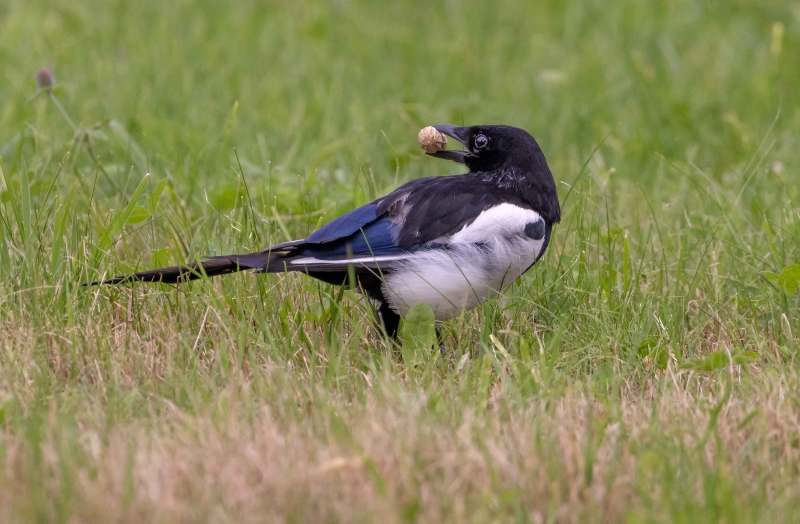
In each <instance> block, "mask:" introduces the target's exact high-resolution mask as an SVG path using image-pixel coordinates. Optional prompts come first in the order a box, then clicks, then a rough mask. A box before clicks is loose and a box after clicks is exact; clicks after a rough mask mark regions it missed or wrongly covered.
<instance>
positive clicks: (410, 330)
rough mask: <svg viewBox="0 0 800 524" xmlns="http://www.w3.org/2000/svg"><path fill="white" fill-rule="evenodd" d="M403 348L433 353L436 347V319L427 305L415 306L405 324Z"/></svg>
mask: <svg viewBox="0 0 800 524" xmlns="http://www.w3.org/2000/svg"><path fill="white" fill-rule="evenodd" d="M402 334H403V348H404V349H410V350H412V351H413V350H425V351H432V350H433V348H434V347H436V319H435V317H434V315H433V310H432V309H431V308H430V307H429V306H428V305H426V304H415V305H414V306H413V307H412V308H411V309H409V310H408V313H406V317H405V321H404V322H403V330H402Z"/></svg>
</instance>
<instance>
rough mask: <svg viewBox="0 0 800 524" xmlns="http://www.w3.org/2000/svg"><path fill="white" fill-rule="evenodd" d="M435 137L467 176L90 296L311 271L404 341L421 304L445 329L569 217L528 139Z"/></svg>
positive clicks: (472, 132) (525, 265)
mask: <svg viewBox="0 0 800 524" xmlns="http://www.w3.org/2000/svg"><path fill="white" fill-rule="evenodd" d="M432 127H433V128H435V129H436V130H437V131H438V132H440V133H443V134H444V135H447V136H449V137H452V138H454V139H455V140H457V141H458V142H459V143H460V144H461V145H462V146H463V148H462V149H460V150H455V149H451V150H440V151H435V152H431V153H426V154H427V155H428V156H432V157H435V158H440V159H444V160H450V161H454V162H458V163H461V164H464V165H465V166H466V168H467V169H468V172H467V173H465V174H458V175H450V176H431V177H424V178H418V179H415V180H412V181H410V182H407V183H405V184H403V185H401V186H400V187H398V188H397V189H395V190H394V191H392V192H391V193H389V194H387V195H385V196H382V197H380V198H378V199H376V200H374V201H372V202H370V203H368V204H365V205H363V206H361V207H358V208H356V209H354V210H352V211H350V212H348V213H346V214H344V215H342V216H340V217H338V218H336V219H335V220H333V221H331V222H329V223H327V224H326V225H324V226H322V227H321V228H320V229H318V230H316V231H314V232H313V233H311V234H310V235H309V236H308V237H307V238H305V239H302V240H293V241H290V242H283V243H279V244H275V245H272V246H269V247H267V248H266V249H263V250H261V251H258V252H254V253H244V254H234V255H221V256H209V257H206V258H204V259H203V260H202V261H201V262H192V263H187V264H183V265H178V266H172V267H164V268H160V269H152V270H149V271H141V272H137V273H133V274H129V275H124V276H118V277H114V278H110V279H105V280H99V281H95V282H91V283H89V284H87V285H101V284H121V283H126V282H134V281H141V282H160V283H165V284H179V283H183V282H186V281H190V280H195V279H199V278H205V277H213V276H217V275H224V274H228V273H235V272H238V271H245V270H252V271H253V272H255V273H286V272H299V273H305V274H306V275H308V276H310V277H313V278H315V279H318V280H321V281H323V282H326V283H328V284H333V285H338V286H342V285H344V286H349V287H355V288H356V290H357V291H359V292H360V293H362V294H363V295H365V296H366V297H367V298H368V299H369V300H370V302H372V304H373V306H374V307H375V311H376V316H377V320H378V327H379V328H380V329H381V330H382V331H383V333H384V335H385V336H387V337H388V338H389V339H391V340H393V341H395V342H397V341H398V333H399V326H400V322H401V319H402V318H403V317H404V316H405V315H406V314H407V313H408V311H409V310H410V309H411V308H412V307H413V306H414V305H416V304H419V303H424V304H427V305H428V306H429V307H430V308H431V309H432V310H433V313H434V317H435V319H436V322H437V326H439V325H440V324H441V323H442V322H444V321H446V320H448V319H451V318H453V317H456V316H459V315H461V314H462V312H464V311H467V310H470V309H472V308H475V307H476V306H478V305H479V304H481V303H482V302H484V301H486V300H488V299H490V298H493V297H496V296H498V295H499V294H500V293H502V292H503V291H504V290H505V289H506V288H508V287H509V286H510V285H511V284H512V283H513V282H514V281H516V280H517V279H518V278H519V277H520V276H521V275H522V274H523V273H525V272H526V271H527V270H528V269H530V268H531V267H532V266H533V265H534V264H535V263H536V262H537V261H538V260H539V259H540V258H541V257H542V255H543V254H544V253H545V250H546V249H547V247H548V245H549V244H550V239H551V235H552V231H553V226H554V225H555V224H557V223H558V222H559V221H560V220H561V208H560V205H559V201H558V193H557V189H556V183H555V180H554V178H553V175H552V173H551V172H550V168H549V167H548V164H547V160H546V159H545V156H544V153H543V152H542V150H541V148H540V147H539V144H538V143H537V142H536V140H535V139H534V138H533V136H531V135H530V134H529V133H528V132H527V131H525V130H523V129H520V128H516V127H511V126H506V125H476V126H469V127H461V126H455V125H450V124H440V125H435V126H432ZM437 333H438V329H437Z"/></svg>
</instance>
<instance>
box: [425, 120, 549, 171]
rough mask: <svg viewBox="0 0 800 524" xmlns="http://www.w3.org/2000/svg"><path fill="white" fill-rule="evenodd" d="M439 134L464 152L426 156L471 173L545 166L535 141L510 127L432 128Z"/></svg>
mask: <svg viewBox="0 0 800 524" xmlns="http://www.w3.org/2000/svg"><path fill="white" fill-rule="evenodd" d="M433 127H434V128H435V129H436V130H437V131H439V132H440V133H444V134H445V135H447V136H450V137H453V138H455V139H456V140H458V141H459V142H461V144H463V145H464V147H466V150H464V151H456V150H450V151H437V152H436V153H428V154H429V155H430V156H433V157H436V158H443V159H446V160H452V161H454V162H460V163H462V164H466V166H467V167H468V168H469V170H470V171H472V172H476V171H494V170H497V169H501V168H504V167H505V168H515V169H519V168H523V169H525V168H530V167H535V166H537V165H539V164H545V165H546V161H545V160H544V155H543V154H542V150H541V149H540V148H539V144H537V143H536V140H534V139H533V137H532V136H531V135H530V133H528V132H527V131H525V130H524V129H519V128H516V127H511V126H471V127H459V126H453V125H449V124H439V125H435V126H433Z"/></svg>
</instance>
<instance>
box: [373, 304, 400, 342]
mask: <svg viewBox="0 0 800 524" xmlns="http://www.w3.org/2000/svg"><path fill="white" fill-rule="evenodd" d="M375 313H376V316H377V317H378V321H379V324H380V327H381V328H382V330H383V332H384V333H385V335H386V336H387V337H389V339H390V340H391V341H392V342H397V335H398V331H399V328H400V315H398V314H397V313H395V311H394V310H393V309H392V308H391V307H389V304H388V303H386V302H384V301H381V303H380V306H379V307H378V308H377V309H376V311H375Z"/></svg>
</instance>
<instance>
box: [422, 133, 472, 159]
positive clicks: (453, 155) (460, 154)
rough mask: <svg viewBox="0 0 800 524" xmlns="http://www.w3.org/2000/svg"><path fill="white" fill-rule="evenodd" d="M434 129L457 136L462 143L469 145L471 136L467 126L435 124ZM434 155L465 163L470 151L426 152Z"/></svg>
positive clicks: (450, 135)
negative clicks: (468, 140)
mask: <svg viewBox="0 0 800 524" xmlns="http://www.w3.org/2000/svg"><path fill="white" fill-rule="evenodd" d="M433 128H434V129H436V130H437V131H439V132H440V133H443V134H445V135H447V136H449V137H452V138H455V139H456V140H458V141H459V142H460V143H461V144H462V145H464V146H466V145H467V139H468V137H469V129H468V128H466V127H458V126H451V125H450V124H438V125H435V126H433ZM426 154H427V155H430V156H432V157H436V158H442V159H444V160H452V161H453V162H459V163H461V164H463V163H464V161H465V159H466V157H467V156H469V154H470V153H469V151H437V152H436V153H426Z"/></svg>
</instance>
